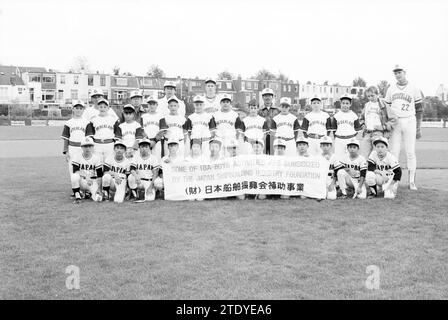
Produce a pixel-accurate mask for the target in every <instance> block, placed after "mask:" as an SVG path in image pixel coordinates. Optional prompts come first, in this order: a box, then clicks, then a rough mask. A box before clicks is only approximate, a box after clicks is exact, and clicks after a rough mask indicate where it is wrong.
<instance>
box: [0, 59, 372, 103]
mask: <svg viewBox="0 0 448 320" xmlns="http://www.w3.org/2000/svg"><path fill="white" fill-rule="evenodd" d="M167 80H171V81H174V82H175V83H176V84H177V95H178V96H179V97H180V98H181V99H183V100H185V101H186V102H187V103H189V102H191V100H192V97H193V96H195V95H197V94H204V90H205V88H204V87H205V84H204V81H205V79H199V78H195V79H188V78H181V77H177V78H151V77H145V76H122V75H110V74H101V73H93V74H91V73H73V72H58V71H54V70H51V69H49V70H47V69H46V68H42V67H19V66H0V104H30V105H33V106H36V107H42V106H44V107H51V106H57V107H64V106H69V105H70V103H71V101H72V100H73V99H81V100H84V101H87V102H88V101H89V97H90V92H91V90H92V89H93V88H101V89H102V90H103V93H104V95H105V96H106V97H107V99H108V100H109V101H110V102H111V104H112V105H116V106H120V105H123V104H125V103H128V100H129V94H130V92H131V91H133V90H136V89H140V90H141V91H142V92H143V95H144V96H145V98H146V97H149V96H156V97H159V98H161V97H162V96H163V84H164V83H165V81H167ZM217 87H218V92H221V93H227V94H230V95H231V96H232V97H233V101H234V103H235V104H236V105H239V106H246V105H247V103H248V102H249V101H250V100H253V99H255V100H257V102H261V100H262V99H261V92H262V90H263V89H265V88H271V89H272V90H273V91H274V99H276V100H277V101H278V99H279V98H280V97H289V98H291V101H292V102H293V104H294V105H299V104H300V105H302V106H303V105H306V104H308V103H309V100H310V98H311V97H313V96H314V95H319V96H320V97H321V98H322V99H323V103H324V106H326V107H330V108H331V107H332V106H333V105H334V102H335V101H337V100H338V99H339V98H340V97H341V96H342V95H344V94H350V95H352V96H355V95H361V94H363V90H364V88H361V87H352V86H342V85H319V84H312V83H310V82H308V83H306V84H299V82H298V81H292V80H290V81H280V80H257V79H242V78H241V77H240V76H239V77H238V78H236V79H233V80H217Z"/></svg>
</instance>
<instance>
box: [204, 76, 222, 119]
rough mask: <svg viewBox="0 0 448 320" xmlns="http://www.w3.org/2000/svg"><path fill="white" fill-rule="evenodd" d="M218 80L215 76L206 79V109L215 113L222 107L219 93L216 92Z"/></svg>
mask: <svg viewBox="0 0 448 320" xmlns="http://www.w3.org/2000/svg"><path fill="white" fill-rule="evenodd" d="M216 84H217V83H216V80H215V79H213V78H207V79H205V98H204V111H205V112H206V113H210V114H213V113H215V112H217V111H219V110H220V109H221V101H220V98H219V95H218V94H216Z"/></svg>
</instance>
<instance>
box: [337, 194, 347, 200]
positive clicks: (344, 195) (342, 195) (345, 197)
mask: <svg viewBox="0 0 448 320" xmlns="http://www.w3.org/2000/svg"><path fill="white" fill-rule="evenodd" d="M338 199H347V195H346V194H341V195H340V196H339V197H338Z"/></svg>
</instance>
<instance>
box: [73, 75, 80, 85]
mask: <svg viewBox="0 0 448 320" xmlns="http://www.w3.org/2000/svg"><path fill="white" fill-rule="evenodd" d="M73 84H79V76H74V77H73Z"/></svg>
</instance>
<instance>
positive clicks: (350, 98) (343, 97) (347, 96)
mask: <svg viewBox="0 0 448 320" xmlns="http://www.w3.org/2000/svg"><path fill="white" fill-rule="evenodd" d="M344 99H346V100H350V101H352V97H350V96H349V95H348V94H344V95H343V96H342V97H340V98H339V100H340V101H342V100H344Z"/></svg>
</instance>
